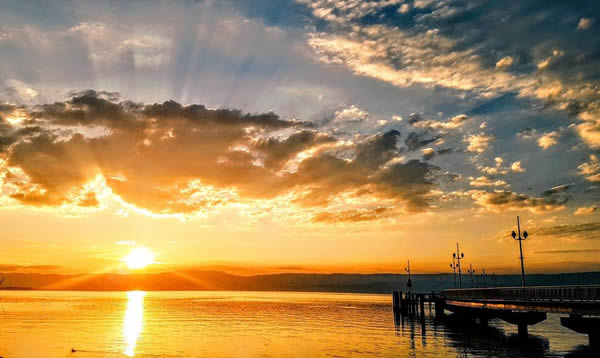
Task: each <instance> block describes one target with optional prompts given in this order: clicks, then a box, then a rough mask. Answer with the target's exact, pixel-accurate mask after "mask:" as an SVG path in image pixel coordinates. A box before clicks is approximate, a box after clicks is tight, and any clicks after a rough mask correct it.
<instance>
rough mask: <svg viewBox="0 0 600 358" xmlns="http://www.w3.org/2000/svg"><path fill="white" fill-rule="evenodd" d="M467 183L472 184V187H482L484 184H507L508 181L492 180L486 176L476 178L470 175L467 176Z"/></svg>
mask: <svg viewBox="0 0 600 358" xmlns="http://www.w3.org/2000/svg"><path fill="white" fill-rule="evenodd" d="M469 180H470V181H469V185H471V186H474V187H484V186H508V183H507V182H505V181H504V180H492V179H490V178H488V177H484V176H481V177H477V178H473V177H470V178H469Z"/></svg>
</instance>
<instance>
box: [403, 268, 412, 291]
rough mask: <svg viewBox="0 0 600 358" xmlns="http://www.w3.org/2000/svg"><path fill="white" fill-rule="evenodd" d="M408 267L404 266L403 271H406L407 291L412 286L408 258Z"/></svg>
mask: <svg viewBox="0 0 600 358" xmlns="http://www.w3.org/2000/svg"><path fill="white" fill-rule="evenodd" d="M407 264H408V267H405V268H404V271H406V272H408V282H406V287H407V288H408V292H410V289H411V288H412V281H411V279H410V260H407Z"/></svg>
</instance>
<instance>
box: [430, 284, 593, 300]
mask: <svg viewBox="0 0 600 358" xmlns="http://www.w3.org/2000/svg"><path fill="white" fill-rule="evenodd" d="M441 295H442V296H443V297H444V298H447V299H459V300H502V301H544V302H557V301H558V302H565V301H566V302H582V303H584V302H589V303H600V285H580V286H535V287H491V288H466V289H450V290H444V291H443V292H442V293H441Z"/></svg>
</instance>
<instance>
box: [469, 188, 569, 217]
mask: <svg viewBox="0 0 600 358" xmlns="http://www.w3.org/2000/svg"><path fill="white" fill-rule="evenodd" d="M472 197H473V199H474V200H475V203H476V204H478V205H479V206H481V207H483V208H484V209H487V210H490V211H504V210H510V211H520V210H529V211H531V212H534V213H543V212H550V211H556V210H561V209H564V208H565V207H564V204H565V203H566V201H567V199H566V198H562V197H560V198H556V197H554V196H549V197H543V198H540V197H535V196H531V195H527V194H520V193H515V192H512V191H504V190H502V191H494V192H485V191H476V192H474V193H473V194H472Z"/></svg>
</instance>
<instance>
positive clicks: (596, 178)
mask: <svg viewBox="0 0 600 358" xmlns="http://www.w3.org/2000/svg"><path fill="white" fill-rule="evenodd" d="M589 160H590V161H589V162H587V163H583V164H580V165H579V166H578V167H577V169H578V170H579V174H580V175H581V176H583V177H584V178H585V179H586V180H587V181H590V182H592V183H599V182H600V160H599V159H598V156H597V155H595V154H590V157H589Z"/></svg>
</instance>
